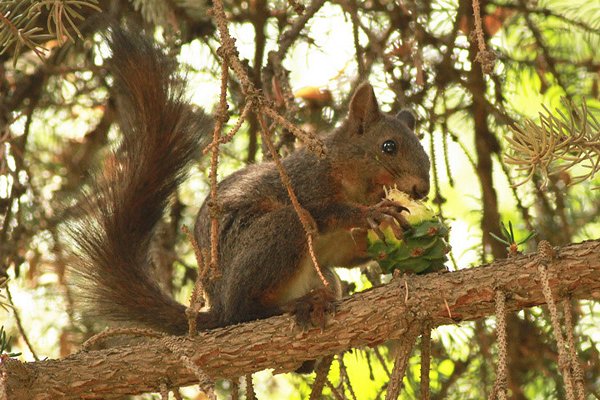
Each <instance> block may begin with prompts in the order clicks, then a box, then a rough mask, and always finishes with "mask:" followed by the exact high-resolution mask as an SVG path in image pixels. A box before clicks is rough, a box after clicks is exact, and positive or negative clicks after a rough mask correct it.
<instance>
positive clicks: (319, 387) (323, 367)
mask: <svg viewBox="0 0 600 400" xmlns="http://www.w3.org/2000/svg"><path fill="white" fill-rule="evenodd" d="M332 362H333V356H327V357H325V358H323V359H322V360H321V361H320V362H319V365H318V366H317V369H316V370H315V374H316V375H317V376H316V377H315V381H314V383H313V385H312V391H311V392H310V399H309V400H318V399H320V398H321V393H322V392H323V387H324V386H325V382H327V375H329V369H330V368H331V363H332Z"/></svg>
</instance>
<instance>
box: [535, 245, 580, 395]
mask: <svg viewBox="0 0 600 400" xmlns="http://www.w3.org/2000/svg"><path fill="white" fill-rule="evenodd" d="M538 253H539V254H540V263H539V265H538V272H539V275H540V279H541V281H542V293H543V294H544V299H545V300H546V304H547V305H548V311H549V312H550V320H551V321H552V329H553V331H554V337H555V338H556V347H557V348H558V366H559V368H560V370H561V372H562V378H563V381H564V384H565V393H566V396H567V400H575V393H574V391H573V376H572V374H571V367H570V365H569V364H570V363H569V355H568V354H567V350H566V344H565V340H564V337H563V334H562V330H561V325H560V319H559V317H558V309H557V308H556V302H555V301H554V295H553V294H552V290H550V283H549V282H548V270H547V268H546V265H545V263H546V262H547V261H548V260H551V259H552V258H553V257H554V250H553V249H552V246H550V243H548V242H547V241H545V240H542V241H541V242H540V243H539V245H538Z"/></svg>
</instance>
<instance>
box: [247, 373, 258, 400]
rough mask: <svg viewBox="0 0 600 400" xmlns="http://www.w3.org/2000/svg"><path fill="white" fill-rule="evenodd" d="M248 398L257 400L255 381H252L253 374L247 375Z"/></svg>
mask: <svg viewBox="0 0 600 400" xmlns="http://www.w3.org/2000/svg"><path fill="white" fill-rule="evenodd" d="M246 400H256V393H255V392H254V383H253V382H252V374H247V375H246Z"/></svg>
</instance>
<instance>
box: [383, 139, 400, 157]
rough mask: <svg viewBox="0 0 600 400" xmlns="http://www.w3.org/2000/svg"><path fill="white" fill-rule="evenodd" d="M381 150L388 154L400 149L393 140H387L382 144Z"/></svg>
mask: <svg viewBox="0 0 600 400" xmlns="http://www.w3.org/2000/svg"><path fill="white" fill-rule="evenodd" d="M381 151H383V152H384V153H386V154H396V151H398V145H397V144H396V142H395V141H393V140H386V141H385V142H383V144H382V145H381Z"/></svg>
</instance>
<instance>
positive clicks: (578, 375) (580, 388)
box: [562, 299, 585, 400]
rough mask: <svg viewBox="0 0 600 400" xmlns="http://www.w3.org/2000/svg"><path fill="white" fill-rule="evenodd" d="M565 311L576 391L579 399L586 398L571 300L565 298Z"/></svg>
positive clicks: (563, 304) (570, 359) (563, 302)
mask: <svg viewBox="0 0 600 400" xmlns="http://www.w3.org/2000/svg"><path fill="white" fill-rule="evenodd" d="M562 306H563V313H564V315H565V331H566V333H567V343H568V345H569V361H570V362H571V370H572V371H573V378H574V381H575V391H576V395H577V396H576V398H577V400H585V380H584V379H583V371H582V370H581V364H580V363H579V358H578V357H577V345H576V344H575V334H574V332H573V330H574V329H575V327H574V325H573V317H572V312H573V311H572V310H571V300H570V299H564V300H563V301H562Z"/></svg>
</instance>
